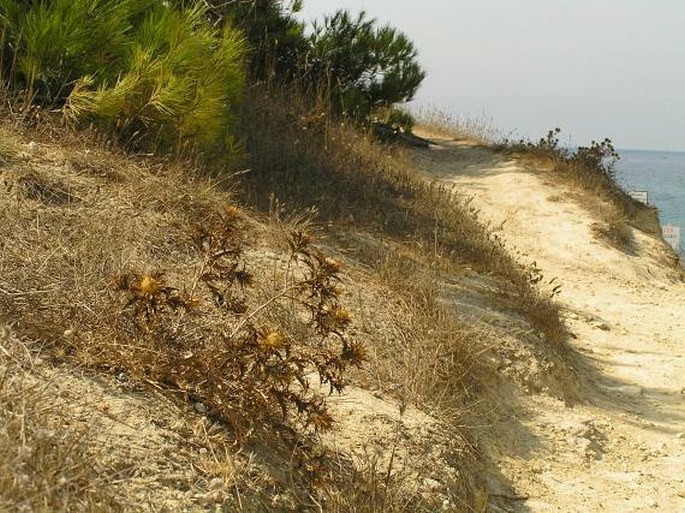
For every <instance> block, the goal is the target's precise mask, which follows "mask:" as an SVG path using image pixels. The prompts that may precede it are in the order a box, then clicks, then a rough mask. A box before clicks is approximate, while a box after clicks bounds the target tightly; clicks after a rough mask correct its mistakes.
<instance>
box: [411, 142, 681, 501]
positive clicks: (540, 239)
mask: <svg viewBox="0 0 685 513" xmlns="http://www.w3.org/2000/svg"><path fill="white" fill-rule="evenodd" d="M416 160H417V163H418V165H419V167H420V168H421V169H422V170H423V171H424V172H425V173H427V174H428V175H429V176H430V177H431V178H433V179H438V180H441V181H445V182H448V183H452V184H454V186H455V187H456V188H457V189H458V190H459V191H460V192H461V193H463V194H465V195H467V196H473V197H474V202H475V204H476V205H477V207H478V208H479V209H480V210H481V215H482V217H483V218H484V219H486V220H488V221H490V222H491V223H492V226H494V227H495V228H496V229H497V230H498V231H499V232H500V234H501V235H502V236H503V238H504V239H505V240H506V242H507V244H508V246H509V247H511V248H513V249H516V250H519V251H521V252H522V253H524V254H525V255H527V256H526V257H525V258H527V259H528V260H529V261H535V262H536V263H537V265H538V266H539V267H540V268H541V269H542V271H543V273H544V275H545V277H546V278H547V279H551V278H556V279H557V282H558V283H560V284H561V285H562V290H561V293H560V295H559V296H558V300H559V302H560V303H561V305H562V306H563V311H564V316H565V318H566V321H567V324H568V327H569V328H570V331H571V333H572V336H573V337H574V338H573V339H572V340H571V345H572V346H573V347H574V349H575V350H577V352H578V353H579V354H580V355H581V360H582V361H583V362H584V363H583V365H582V366H581V367H582V368H581V369H579V370H578V372H579V373H580V376H581V380H582V381H583V382H584V383H585V384H586V386H585V387H584V390H585V401H584V402H583V403H582V404H580V405H575V406H567V405H565V404H564V403H563V402H562V401H558V400H556V399H553V398H550V397H548V396H545V395H530V396H525V397H522V398H521V399H520V401H521V405H522V408H520V410H517V411H516V412H504V411H503V412H502V417H503V419H506V418H511V416H513V417H515V419H516V420H517V421H518V423H520V425H522V426H523V427H524V429H516V432H515V433H514V432H513V430H511V429H508V428H507V422H505V421H504V420H503V421H502V422H499V423H497V424H496V425H493V426H491V427H490V431H489V433H485V434H484V436H485V437H486V438H487V440H486V441H485V442H486V443H485V445H487V446H488V447H489V448H488V449H487V450H488V451H489V453H490V454H489V456H490V457H491V458H492V459H493V461H495V462H496V464H497V466H498V467H499V472H500V473H501V475H502V478H503V480H504V481H509V482H510V483H511V489H513V490H514V491H513V492H512V491H511V489H507V488H506V487H503V488H502V490H501V493H497V490H496V489H495V491H494V493H495V495H497V496H499V497H502V501H501V502H497V503H493V504H491V510H492V511H495V512H499V511H521V512H524V511H535V512H538V511H539V512H552V511H562V512H576V511H577V512H590V511H606V512H613V511H621V512H629V511H630V512H642V511H664V512H678V511H685V284H684V283H683V281H682V280H681V279H680V278H679V275H678V273H677V272H676V271H674V270H673V269H671V268H669V267H668V265H667V264H666V263H665V262H666V260H665V258H664V257H663V255H664V245H663V242H661V241H657V240H655V239H654V238H652V237H650V236H648V235H645V234H644V233H642V232H640V231H637V230H634V238H635V242H634V247H633V250H632V251H631V253H632V254H626V253H623V252H621V251H618V250H617V249H614V248H612V247H611V246H609V245H608V244H606V243H604V242H602V241H601V240H599V239H597V237H596V235H595V234H594V232H593V229H592V225H593V223H595V222H596V221H597V220H596V219H593V217H592V216H591V214H590V213H589V212H588V210H587V209H585V208H583V206H582V205H581V204H580V203H579V200H577V199H574V197H573V195H571V194H570V193H569V191H568V190H566V189H565V188H564V187H563V186H561V185H551V184H550V183H549V182H548V181H546V180H544V177H543V175H542V174H541V172H539V173H536V172H532V171H529V170H526V169H524V167H523V166H522V165H520V164H518V163H517V162H515V161H507V160H505V159H503V158H502V157H500V156H499V155H497V154H494V153H493V152H491V151H489V150H487V149H484V148H479V147H475V146H468V145H459V144H458V143H455V142H448V141H438V144H436V145H435V146H433V147H432V148H431V149H430V150H425V151H422V152H418V151H417V152H416ZM493 486H494V487H495V488H497V486H498V485H497V484H493ZM512 499H513V500H512Z"/></svg>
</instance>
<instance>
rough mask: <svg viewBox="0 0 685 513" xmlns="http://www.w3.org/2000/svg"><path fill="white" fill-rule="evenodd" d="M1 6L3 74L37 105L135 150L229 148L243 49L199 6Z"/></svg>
mask: <svg viewBox="0 0 685 513" xmlns="http://www.w3.org/2000/svg"><path fill="white" fill-rule="evenodd" d="M0 1H2V3H0V15H1V16H2V23H3V30H4V31H5V32H6V34H7V35H6V38H5V39H6V43H5V45H4V54H5V55H4V57H5V59H4V61H3V68H4V72H5V74H6V75H7V76H8V77H9V78H10V79H11V81H12V83H13V84H14V86H15V87H18V88H21V87H26V88H27V89H28V90H29V92H30V93H32V94H34V95H35V97H36V99H37V100H38V101H39V102H40V103H44V104H46V103H47V104H57V105H62V104H65V105H64V110H65V113H66V115H67V117H68V118H69V119H70V120H72V121H75V122H88V121H93V122H95V123H96V124H97V125H99V126H101V127H103V128H106V129H108V130H113V131H115V132H116V133H117V134H119V135H120V137H121V138H122V140H124V141H126V142H128V143H133V144H134V145H135V146H138V147H145V148H153V149H160V150H164V151H168V150H179V149H186V148H189V147H190V148H192V149H196V148H197V149H200V150H203V151H210V150H213V149H226V148H228V149H229V150H230V149H233V147H234V140H233V138H232V136H231V131H232V126H233V122H234V118H233V114H232V113H233V109H234V107H235V104H236V103H237V102H238V101H239V100H240V97H241V93H242V89H243V82H244V72H243V69H242V66H243V56H244V53H245V44H244V42H243V39H242V36H241V35H240V33H239V32H238V31H236V30H235V29H233V28H231V27H230V26H226V27H224V28H223V29H222V30H221V31H220V30H218V29H216V28H214V27H213V26H211V25H210V23H209V19H208V14H207V9H206V7H204V5H203V4H202V3H201V2H197V3H194V6H192V7H190V8H185V9H174V8H171V7H167V6H166V5H165V4H164V3H162V2H156V1H154V0H125V1H123V2H119V1H115V0H92V1H90V0H89V1H87V0H76V1H73V2H72V1H70V0H54V1H53V2H30V5H29V6H28V8H27V6H26V5H24V4H21V3H19V2H16V1H13V0H0ZM11 54H13V55H14V56H13V58H12V59H10V60H8V56H9V55H11Z"/></svg>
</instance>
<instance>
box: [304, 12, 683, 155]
mask: <svg viewBox="0 0 685 513" xmlns="http://www.w3.org/2000/svg"><path fill="white" fill-rule="evenodd" d="M338 8H348V9H350V10H352V11H354V12H357V11H359V10H361V9H364V10H366V11H367V13H368V14H370V15H372V16H373V17H375V18H378V19H379V20H382V21H384V22H388V23H390V24H392V25H394V26H395V27H397V28H399V29H401V30H402V31H404V32H405V33H406V34H407V35H408V36H409V37H410V39H412V40H413V41H414V43H415V44H416V46H417V47H418V50H419V59H420V61H421V63H422V65H423V67H424V68H425V69H426V71H427V73H428V77H427V78H426V80H425V81H424V83H423V85H422V87H421V90H420V91H419V93H418V94H417V97H416V100H415V102H414V103H415V104H418V105H430V106H434V107H437V108H439V109H441V110H443V111H445V112H447V113H450V114H453V115H459V116H470V117H485V118H492V119H493V121H494V124H495V125H496V126H497V127H499V128H500V129H501V130H502V131H503V132H504V133H505V135H506V134H509V133H512V132H513V133H512V135H513V136H514V137H521V136H525V137H532V138H535V139H537V138H539V137H540V136H542V135H544V134H546V133H547V130H548V129H550V128H553V127H556V126H559V127H561V128H562V130H563V133H562V140H563V141H564V142H566V143H570V144H587V143H589V142H590V140H592V139H601V138H604V137H605V136H609V137H611V138H612V139H613V141H614V144H615V146H616V147H618V148H640V149H664V150H685V0H565V1H562V0H304V11H303V13H302V16H303V18H304V19H306V20H311V19H315V18H319V17H321V15H322V14H324V13H331V12H333V11H335V10H336V9H338Z"/></svg>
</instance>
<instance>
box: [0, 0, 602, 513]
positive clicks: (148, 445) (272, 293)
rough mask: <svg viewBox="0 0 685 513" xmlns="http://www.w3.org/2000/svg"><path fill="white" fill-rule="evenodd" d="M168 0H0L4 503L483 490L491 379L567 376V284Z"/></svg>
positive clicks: (311, 502) (535, 380)
mask: <svg viewBox="0 0 685 513" xmlns="http://www.w3.org/2000/svg"><path fill="white" fill-rule="evenodd" d="M91 4H92V5H91ZM171 4H173V5H174V6H175V5H176V3H175V2H172V3H171ZM180 4H183V6H182V7H178V8H176V7H174V8H172V7H168V6H163V5H162V4H160V3H159V2H154V1H152V0H150V1H147V2H146V1H131V2H109V1H106V0H99V1H98V2H94V3H90V4H88V3H87V2H74V3H70V2H61V1H55V2H49V3H37V2H36V3H31V6H32V7H31V9H28V10H22V9H20V5H19V3H17V2H12V1H9V0H8V1H6V2H0V8H1V9H2V11H1V12H2V15H3V16H2V20H3V26H4V28H5V33H6V37H5V40H4V41H5V43H4V47H3V49H4V53H3V57H2V66H3V68H2V69H3V73H4V75H3V79H4V82H5V84H6V86H5V89H4V90H3V96H2V100H3V101H2V105H3V106H2V111H1V112H0V114H1V115H2V119H3V121H2V124H1V125H0V174H1V176H2V185H1V189H0V191H1V194H0V221H1V222H0V324H2V326H3V331H2V340H1V341H0V376H2V378H1V379H0V382H1V383H2V386H1V388H0V436H1V437H2V438H3V439H4V440H3V443H2V446H3V447H4V448H5V449H4V450H3V451H0V483H2V486H0V505H1V506H0V507H1V508H2V509H16V508H23V509H27V510H31V509H41V508H42V509H47V510H51V511H52V510H57V511H80V510H82V511H102V510H103V509H106V510H110V511H117V510H121V511H130V510H151V511H164V510H174V511H176V510H187V511H215V510H216V509H217V508H223V510H227V511H279V510H280V511H310V510H311V511H320V510H324V511H341V512H342V511H398V512H399V511H436V510H437V509H438V508H443V509H446V510H448V511H449V510H455V511H459V510H464V511H473V510H476V511H479V510H481V509H482V508H483V507H484V503H485V502H486V493H485V492H484V477H483V476H484V474H483V467H482V465H483V462H482V461H480V459H479V451H478V447H477V443H476V442H475V437H474V434H473V432H472V431H471V429H470V428H468V427H466V426H469V425H478V424H480V423H481V422H482V421H483V419H485V418H486V412H488V411H491V410H492V409H493V408H495V407H496V405H497V404H500V401H502V400H503V399H502V397H501V395H499V392H497V390H499V389H498V387H499V386H500V385H502V383H503V382H506V383H507V384H508V385H511V384H512V383H513V384H515V386H517V387H519V386H520V387H522V388H524V389H526V390H533V389H535V390H542V389H545V390H546V393H550V394H552V395H555V396H557V397H560V398H563V399H565V400H568V401H573V400H575V399H576V395H575V392H574V385H573V381H574V377H573V372H572V371H571V370H569V369H568V368H567V367H568V362H570V361H572V359H573V354H572V353H571V352H570V350H569V349H568V348H567V346H566V337H567V333H566V329H565V327H564V324H563V322H562V321H561V319H560V315H559V307H558V306H557V305H556V304H555V302H554V295H555V293H556V289H555V284H553V283H552V282H551V281H550V279H549V278H545V277H543V276H542V275H541V273H540V271H539V270H538V269H537V268H536V267H535V264H531V263H529V262H528V261H527V259H526V257H525V255H514V254H511V253H510V252H509V251H508V250H507V249H506V247H505V245H504V243H503V241H502V240H501V239H500V238H499V237H498V235H497V234H495V233H494V232H493V230H492V227H490V226H488V225H486V224H484V223H483V222H481V221H480V220H479V217H478V212H477V211H476V210H475V208H474V207H473V206H472V205H471V203H470V201H469V200H468V199H467V198H464V197H461V196H460V195H459V194H458V192H455V191H454V190H453V189H452V188H448V187H446V186H444V185H438V184H436V183H432V182H429V181H428V180H426V178H425V176H424V175H422V174H421V173H420V172H419V170H417V168H416V166H415V164H414V162H413V161H412V159H411V158H410V156H409V155H408V154H407V153H406V152H405V150H403V149H402V148H401V147H398V146H394V145H388V144H381V143H380V142H378V141H377V140H376V139H375V138H374V137H373V135H372V133H371V130H369V126H368V125H367V124H364V123H361V124H360V123H359V122H358V120H357V121H355V122H352V120H351V118H350V117H347V116H345V115H343V114H341V113H340V111H339V110H338V109H336V108H334V106H333V105H332V104H331V98H330V95H329V94H327V92H328V93H330V90H327V89H326V88H325V87H324V86H321V85H320V84H316V85H315V86H312V84H311V83H306V82H292V81H290V82H285V81H282V80H273V81H270V82H268V83H265V82H264V81H262V80H259V78H260V75H259V74H258V73H255V72H254V70H252V72H253V73H255V76H252V75H249V74H248V72H247V71H246V69H247V68H249V67H250V66H248V63H247V62H246V59H248V58H249V55H250V51H249V46H248V43H249V38H248V40H244V39H243V35H242V34H248V35H249V34H251V32H250V30H247V29H246V31H245V32H240V31H239V30H238V29H233V28H231V27H232V25H229V24H226V25H224V26H223V27H222V28H221V29H219V25H217V23H216V19H223V18H221V17H220V16H219V15H218V14H217V12H219V11H217V9H218V7H217V6H216V5H214V4H213V3H212V2H210V3H209V4H208V5H210V7H211V8H210V7H207V6H205V7H202V6H199V4H197V5H195V4H194V3H193V2H188V3H185V2H180ZM186 4H187V5H186ZM89 5H90V6H91V7H92V8H93V15H94V16H95V17H94V19H93V23H92V24H90V27H91V28H90V29H89V30H92V31H95V32H88V31H85V32H83V31H82V30H81V29H80V28H79V27H80V25H79V21H82V16H83V15H84V12H86V14H87V11H83V9H85V8H87V7H88V6H89ZM212 6H213V7H212ZM79 9H81V10H79ZM79 16H81V18H80V17H79ZM55 20H61V21H62V22H64V23H62V25H59V27H62V29H60V28H59V27H58V26H56V25H55V24H54V22H55ZM66 21H69V23H66ZM271 21H273V20H271ZM64 27H67V28H69V27H71V29H73V30H74V31H75V33H73V34H72V33H66V32H63V31H62V30H63V29H64ZM112 27H114V29H116V30H115V31H114V32H113V34H115V36H116V37H114V36H113V37H112V38H111V40H108V41H107V45H106V46H98V45H93V44H92V41H91V39H90V38H93V37H96V36H97V34H100V36H101V33H102V32H103V31H105V32H107V33H110V32H108V31H109V30H110V29H112ZM22 28H23V29H26V30H22ZM248 28H249V27H248ZM252 28H254V27H252ZM291 28H292V27H291ZM48 29H50V30H48ZM51 34H52V35H51ZM55 34H57V35H59V36H60V37H57V36H55ZM291 35H292V34H291ZM77 36H78V37H77ZM293 37H295V36H293ZM48 38H49V40H50V41H52V44H51V45H47V43H48ZM300 42H301V41H300ZM47 46H49V47H50V48H49V49H50V51H49V52H48V51H47V50H48V49H47ZM103 52H104V53H103ZM104 54H107V55H106V57H107V59H106V63H104V62H103V60H102V59H103V58H104ZM262 57H263V56H262ZM250 65H251V66H254V65H255V63H254V62H252V63H251V64H250ZM245 84H248V86H245ZM597 187H600V188H601V187H604V186H603V185H602V184H600V185H598V186H597ZM603 190H604V189H603ZM606 190H609V189H608V188H607V189H606ZM511 361H516V362H525V363H521V364H519V363H517V364H516V365H509V364H504V363H502V362H510V363H511ZM529 363H530V364H529ZM504 400H505V401H506V400H507V399H504ZM17 469H20V470H17Z"/></svg>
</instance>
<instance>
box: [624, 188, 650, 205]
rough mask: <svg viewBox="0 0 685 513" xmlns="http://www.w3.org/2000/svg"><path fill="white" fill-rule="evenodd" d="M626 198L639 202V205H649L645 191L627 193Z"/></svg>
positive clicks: (647, 194)
mask: <svg viewBox="0 0 685 513" xmlns="http://www.w3.org/2000/svg"><path fill="white" fill-rule="evenodd" d="M628 196H630V197H631V198H633V199H634V200H637V201H639V202H640V203H644V204H645V205H649V193H648V192H647V191H629V192H628Z"/></svg>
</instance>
